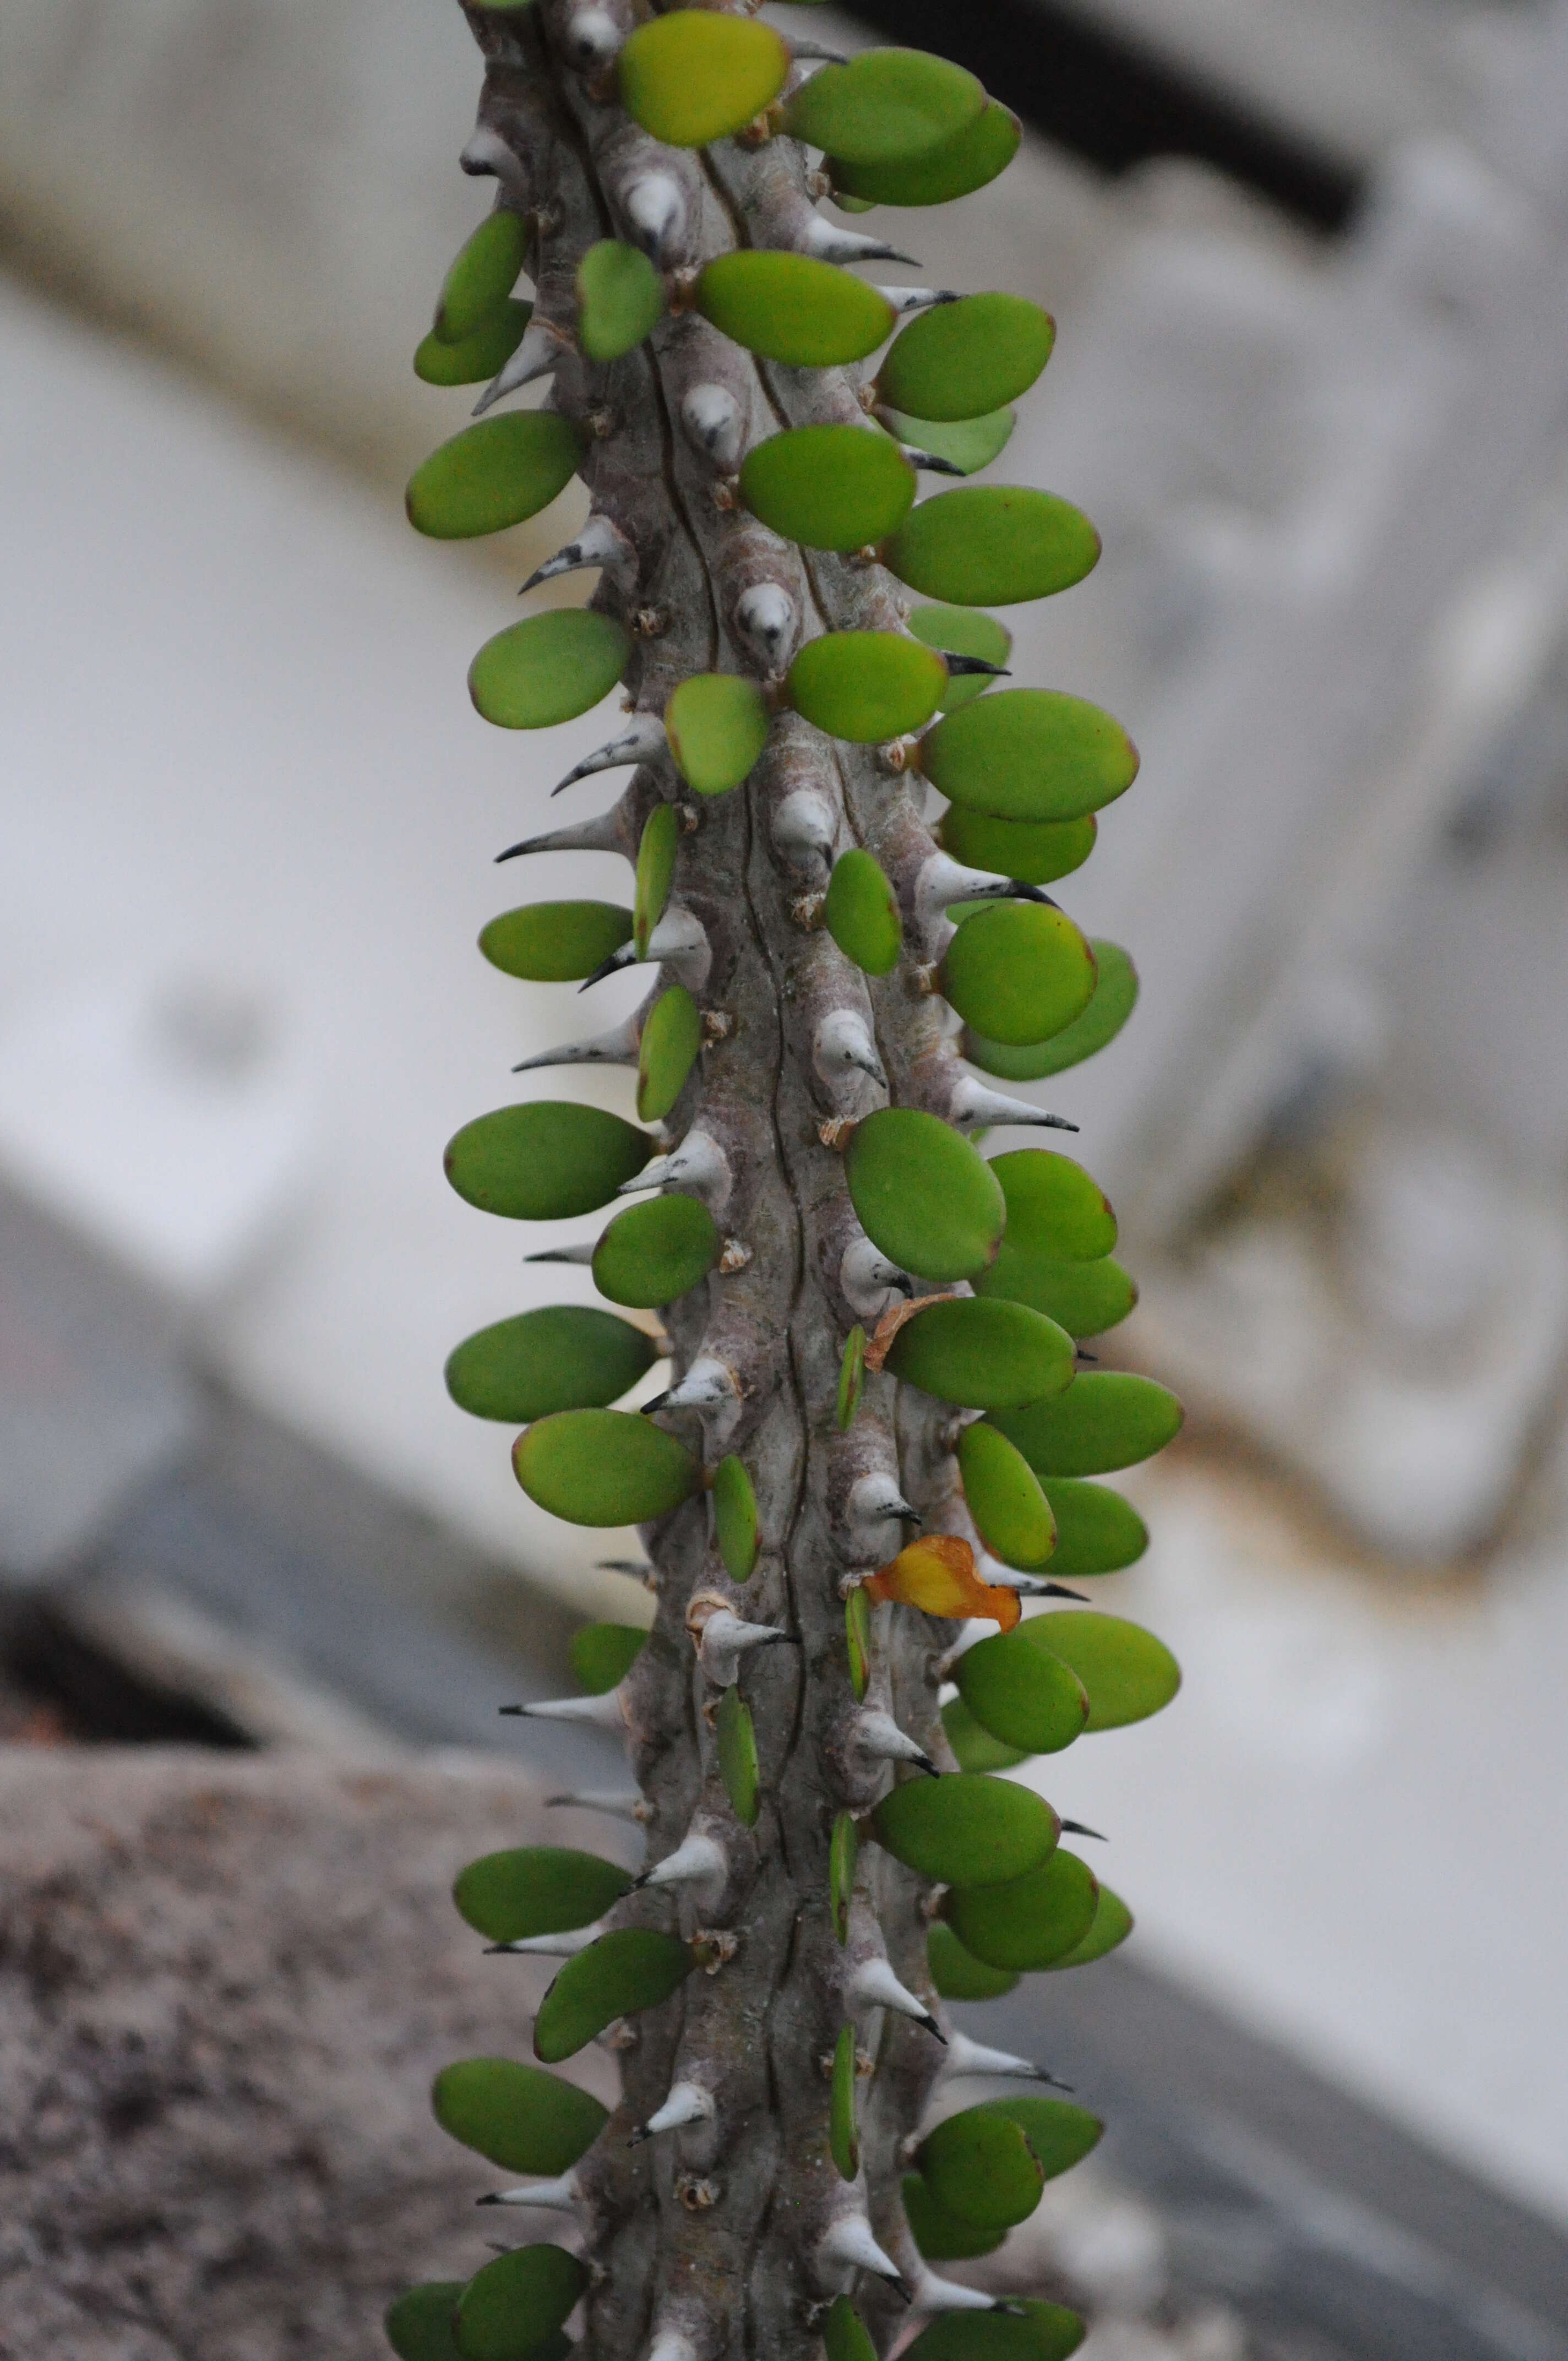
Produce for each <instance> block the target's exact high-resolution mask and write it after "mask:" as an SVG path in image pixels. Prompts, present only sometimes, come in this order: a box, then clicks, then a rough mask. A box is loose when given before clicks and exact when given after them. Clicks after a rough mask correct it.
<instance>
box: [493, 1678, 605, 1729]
mask: <svg viewBox="0 0 1568 2361" xmlns="http://www.w3.org/2000/svg"><path fill="white" fill-rule="evenodd" d="M501 1711H502V1712H503V1713H512V1714H521V1715H523V1716H524V1717H525V1719H528V1720H530V1721H591V1722H593V1723H595V1724H596V1725H597V1726H598V1729H600V1730H624V1729H625V1728H626V1715H625V1713H624V1712H623V1710H622V1708H621V1703H620V1690H619V1689H618V1688H617V1689H605V1690H603V1691H602V1692H601V1693H600V1695H599V1696H598V1697H545V1698H541V1699H537V1700H535V1701H534V1702H532V1703H531V1704H528V1705H503V1706H502V1708H501Z"/></svg>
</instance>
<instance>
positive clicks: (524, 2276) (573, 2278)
mask: <svg viewBox="0 0 1568 2361" xmlns="http://www.w3.org/2000/svg"><path fill="white" fill-rule="evenodd" d="M587 2284H588V2267H587V2263H584V2262H579V2261H578V2259H577V2257H576V2255H569V2254H568V2253H567V2252H566V2249H565V2246H545V2245H541V2246H515V2247H513V2249H512V2251H511V2253H510V2254H509V2255H498V2256H497V2257H496V2259H495V2261H494V2262H493V2263H487V2264H486V2265H485V2267H484V2268H483V2269H482V2270H478V2271H476V2272H475V2274H474V2276H473V2278H472V2279H470V2280H469V2282H468V2284H467V2286H466V2288H465V2289H464V2290H463V2292H462V2294H461V2295H460V2296H459V2297H458V2299H457V2329H456V2344H457V2350H458V2352H459V2353H460V2354H461V2355H462V2356H463V2361H529V2356H531V2355H532V2354H533V2353H534V2352H535V2350H536V2348H537V2347H538V2346H539V2345H543V2343H544V2341H545V2339H546V2338H547V2337H551V2336H554V2334H555V2332H556V2330H557V2329H558V2328H559V2327H560V2326H561V2324H562V2323H563V2322H564V2321H565V2318H566V2316H567V2314H568V2313H569V2312H571V2310H572V2308H573V2306H574V2304H576V2301H577V2300H578V2298H579V2297H580V2296H581V2295H582V2294H583V2293H584V2291H585V2290H586V2289H587Z"/></svg>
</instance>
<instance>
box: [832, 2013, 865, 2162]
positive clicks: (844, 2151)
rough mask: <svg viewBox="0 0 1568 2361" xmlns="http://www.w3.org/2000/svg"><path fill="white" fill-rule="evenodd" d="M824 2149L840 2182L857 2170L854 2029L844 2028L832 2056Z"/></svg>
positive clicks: (859, 2154) (857, 2140) (859, 2159)
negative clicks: (830, 2093) (826, 2135)
mask: <svg viewBox="0 0 1568 2361" xmlns="http://www.w3.org/2000/svg"><path fill="white" fill-rule="evenodd" d="M828 2148H829V2150H830V2152H831V2154H832V2158H833V2162H834V2164H835V2165H836V2166H837V2167H838V2171H839V2180H854V2179H855V2177H856V2175H857V2174H858V2173H859V2171H860V2169H861V2135H860V2130H859V2127H858V2126H857V2125H856V2122H855V2028H854V2026H852V2025H846V2026H843V2027H842V2028H841V2029H840V2031H839V2040H838V2046H837V2047H836V2048H835V2049H834V2052H833V2089H832V2095H831V2097H830V2099H829V2102H828Z"/></svg>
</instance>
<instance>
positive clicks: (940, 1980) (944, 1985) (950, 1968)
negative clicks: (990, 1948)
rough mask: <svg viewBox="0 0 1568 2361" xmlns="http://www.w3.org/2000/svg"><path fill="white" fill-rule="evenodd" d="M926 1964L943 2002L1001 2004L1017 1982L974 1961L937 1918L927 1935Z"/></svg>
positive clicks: (1005, 1971)
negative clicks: (968, 2001)
mask: <svg viewBox="0 0 1568 2361" xmlns="http://www.w3.org/2000/svg"><path fill="white" fill-rule="evenodd" d="M926 1961H927V1966H928V1967H929V1969H930V1971H931V1981H932V1982H933V1983H934V1984H935V1985H936V1987H937V1990H938V1993H940V1995H941V1997H942V1998H943V1999H944V2000H1001V1999H1002V1998H1003V1995H1004V1994H1005V1993H1010V1992H1014V1991H1015V1990H1016V1989H1017V1984H1018V1979H1017V1977H1016V1976H1015V1975H1014V1974H1013V1973H1012V1972H1011V1971H1010V1970H1008V1969H1006V1968H993V1967H992V1966H990V1965H989V1964H988V1962H987V1961H986V1960H977V1959H976V1958H975V1956H974V1953H973V1952H972V1951H967V1950H965V1949H964V1947H963V1945H962V1944H961V1943H960V1942H959V1938H958V1937H957V1936H956V1935H955V1934H954V1932H953V1930H952V1928H951V1927H949V1926H948V1925H947V1924H946V1923H945V1922H944V1921H943V1920H942V1919H940V1918H938V1920H937V1921H936V1923H935V1925H934V1926H933V1927H931V1929H930V1931H929V1933H928V1934H927V1938H926Z"/></svg>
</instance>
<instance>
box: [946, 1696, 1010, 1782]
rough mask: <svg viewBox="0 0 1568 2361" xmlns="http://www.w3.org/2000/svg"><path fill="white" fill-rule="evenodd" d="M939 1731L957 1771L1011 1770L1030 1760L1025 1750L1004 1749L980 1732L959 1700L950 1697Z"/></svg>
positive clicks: (997, 1741) (972, 1717)
mask: <svg viewBox="0 0 1568 2361" xmlns="http://www.w3.org/2000/svg"><path fill="white" fill-rule="evenodd" d="M942 1728H943V1729H944V1730H946V1731H947V1733H948V1745H949V1746H950V1747H951V1748H952V1750H953V1753H954V1756H955V1757H956V1759H957V1762H958V1766H959V1770H960V1771H1011V1770H1012V1768H1013V1766H1014V1763H1026V1762H1027V1761H1028V1759H1029V1751H1028V1749H1027V1747H1024V1746H1003V1743H1002V1741H1001V1740H1000V1739H999V1738H992V1734H991V1732H990V1730H982V1729H981V1726H980V1724H979V1722H978V1721H976V1719H975V1718H974V1716H973V1714H972V1713H970V1709H969V1708H968V1706H967V1705H965V1703H964V1701H963V1699H962V1697H949V1698H948V1702H947V1704H946V1705H945V1706H944V1707H943V1708H942Z"/></svg>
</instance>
